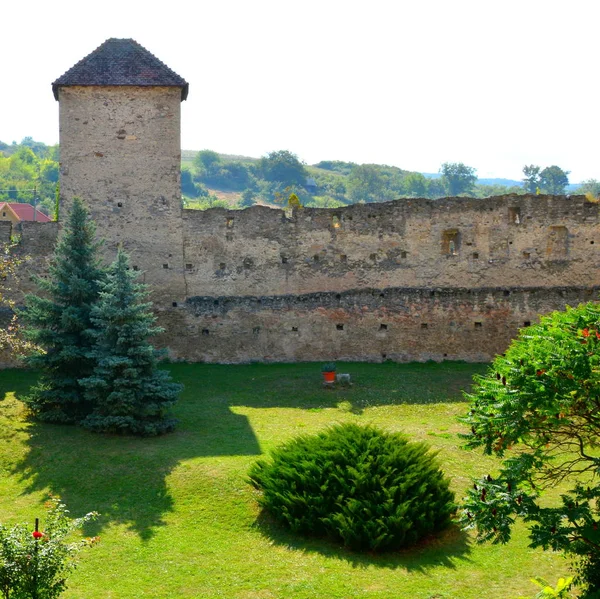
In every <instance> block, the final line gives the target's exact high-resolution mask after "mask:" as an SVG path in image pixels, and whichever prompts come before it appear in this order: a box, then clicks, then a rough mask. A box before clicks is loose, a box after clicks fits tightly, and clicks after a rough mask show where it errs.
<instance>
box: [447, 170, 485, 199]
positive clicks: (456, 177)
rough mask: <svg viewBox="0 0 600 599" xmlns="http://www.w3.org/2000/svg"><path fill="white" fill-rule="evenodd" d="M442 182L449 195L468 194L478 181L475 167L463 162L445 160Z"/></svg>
mask: <svg viewBox="0 0 600 599" xmlns="http://www.w3.org/2000/svg"><path fill="white" fill-rule="evenodd" d="M440 173H441V174H442V182H443V184H444V187H445V188H446V193H447V194H448V196H449V197H456V196H458V195H460V194H468V193H470V192H472V191H473V186H474V185H475V183H476V182H477V176H476V175H475V169H474V168H473V167H471V166H467V165H465V164H463V163H462V162H444V164H442V166H441V168H440Z"/></svg>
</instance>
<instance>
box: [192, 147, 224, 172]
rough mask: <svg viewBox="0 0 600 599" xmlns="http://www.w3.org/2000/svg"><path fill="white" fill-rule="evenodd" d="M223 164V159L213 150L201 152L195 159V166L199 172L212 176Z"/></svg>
mask: <svg viewBox="0 0 600 599" xmlns="http://www.w3.org/2000/svg"><path fill="white" fill-rule="evenodd" d="M220 163H221V157H220V156H219V154H217V152H214V151H213V150H201V151H200V152H198V154H196V158H194V166H195V167H196V169H197V170H199V171H204V172H205V174H208V175H211V174H212V173H213V172H214V171H215V169H216V168H217V167H218V165H219V164H220Z"/></svg>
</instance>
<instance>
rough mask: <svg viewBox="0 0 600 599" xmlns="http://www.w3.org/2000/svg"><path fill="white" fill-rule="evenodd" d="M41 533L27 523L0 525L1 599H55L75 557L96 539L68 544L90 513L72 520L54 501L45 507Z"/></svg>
mask: <svg viewBox="0 0 600 599" xmlns="http://www.w3.org/2000/svg"><path fill="white" fill-rule="evenodd" d="M47 508H48V512H47V514H46V522H45V528H44V530H43V531H40V530H38V527H37V521H36V527H35V529H34V530H32V527H31V526H30V525H27V524H17V525H16V526H14V527H12V528H8V527H6V526H4V525H3V524H0V594H1V596H2V598H3V599H55V597H58V596H59V595H61V594H62V592H63V591H64V590H65V589H66V586H67V583H66V577H67V575H68V574H69V572H71V571H72V570H73V569H74V568H75V565H76V562H75V559H76V557H77V554H78V553H79V552H80V551H81V550H82V549H83V548H85V547H88V546H90V545H92V544H93V543H94V542H96V541H97V539H96V538H91V539H82V540H79V541H71V542H68V541H67V538H68V537H69V536H70V535H71V533H73V532H74V531H76V530H78V529H80V528H81V527H82V526H83V525H84V524H85V523H86V522H88V521H90V520H92V519H94V518H95V517H96V515H97V514H96V513H94V512H90V513H89V514H86V515H85V516H83V517H82V518H76V519H72V518H71V517H70V516H69V512H68V510H67V509H66V507H65V506H64V505H63V504H62V503H61V502H60V499H58V498H56V497H55V498H52V499H50V501H49V502H48V505H47Z"/></svg>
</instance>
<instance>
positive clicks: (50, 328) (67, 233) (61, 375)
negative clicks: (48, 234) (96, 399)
mask: <svg viewBox="0 0 600 599" xmlns="http://www.w3.org/2000/svg"><path fill="white" fill-rule="evenodd" d="M95 231H96V229H95V226H94V223H93V221H92V220H90V217H89V213H88V211H87V209H86V207H85V205H84V204H83V202H82V201H81V200H79V199H78V198H76V199H75V200H74V201H73V207H72V209H71V212H70V214H69V217H68V220H67V223H66V225H65V228H64V230H63V232H62V234H61V236H60V239H59V241H58V244H57V246H56V250H55V253H54V259H53V263H52V265H51V266H50V276H49V278H48V279H40V278H38V279H37V280H36V282H37V285H38V287H39V289H40V290H41V291H42V293H43V296H35V295H29V296H27V297H26V300H25V305H26V309H25V310H23V311H22V312H21V314H22V316H23V320H24V321H25V323H26V324H27V325H28V328H27V335H28V337H29V339H30V340H31V341H32V342H33V343H34V344H35V345H37V346H39V347H40V348H41V350H42V351H40V352H38V353H34V354H33V355H31V356H30V357H29V358H28V364H29V365H30V366H32V367H34V368H38V369H40V370H41V371H42V377H41V380H40V383H39V384H38V385H37V386H35V387H34V388H33V389H32V390H31V393H30V394H29V395H28V396H27V397H26V398H25V402H26V403H27V405H28V406H29V408H30V409H31V410H32V412H33V413H34V415H35V416H36V417H37V418H38V419H40V420H45V421H49V422H65V423H66V422H78V421H79V420H80V419H81V418H82V417H84V416H85V415H86V414H87V413H88V412H89V411H90V404H89V402H87V401H86V400H85V398H84V394H83V388H82V387H81V385H80V383H79V381H80V379H82V378H85V377H87V376H90V374H91V373H92V370H93V368H94V364H95V362H94V359H93V358H91V357H90V350H91V348H92V346H93V344H94V337H93V334H92V332H93V328H94V325H93V324H92V322H91V320H90V313H91V310H92V306H93V304H94V303H95V302H96V300H97V299H98V293H99V281H100V280H102V278H103V276H104V272H103V270H102V268H101V267H100V265H99V261H98V258H97V250H98V246H99V243H97V242H96V241H95V237H94V236H95Z"/></svg>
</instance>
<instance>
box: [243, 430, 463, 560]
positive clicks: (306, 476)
mask: <svg viewBox="0 0 600 599" xmlns="http://www.w3.org/2000/svg"><path fill="white" fill-rule="evenodd" d="M271 458H272V459H271V461H270V462H267V461H265V460H260V461H258V462H256V464H254V466H253V467H252V468H251V470H250V473H249V477H250V482H251V484H252V485H253V486H255V487H256V488H257V489H259V490H261V491H262V497H261V499H260V500H259V502H260V504H261V505H262V506H263V507H264V508H265V509H266V510H267V511H268V512H269V513H270V514H271V515H272V516H273V517H274V518H275V519H276V520H278V521H279V522H281V523H283V524H285V525H286V526H288V527H289V528H291V529H292V531H294V532H297V533H301V534H306V535H313V536H330V537H333V538H335V539H338V540H340V541H342V542H343V544H344V545H345V546H346V547H349V548H351V549H355V550H368V551H385V550H393V549H398V548H400V547H405V546H410V545H412V544H414V543H416V542H417V541H419V539H421V538H423V537H425V536H428V535H431V534H433V533H436V532H438V531H440V530H442V529H444V528H445V527H447V526H448V525H449V524H450V519H451V516H452V513H453V512H454V509H455V506H454V503H453V501H454V494H453V493H452V492H451V491H450V490H449V488H448V487H449V481H448V480H447V479H445V478H444V476H443V474H442V472H441V471H440V469H439V466H438V464H437V461H436V459H435V455H434V454H432V453H431V452H430V451H429V448H428V446H427V445H425V444H423V443H409V442H408V441H407V439H406V438H405V437H404V436H403V435H401V434H398V433H384V432H382V431H380V430H378V429H376V428H374V427H371V426H358V425H355V424H342V425H337V426H334V427H332V428H330V429H328V430H327V431H325V432H322V433H320V434H317V435H314V436H302V437H298V438H296V439H294V440H292V441H290V442H288V443H286V444H284V445H283V446H281V447H279V448H278V449H275V450H274V451H273V452H272V453H271Z"/></svg>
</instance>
